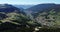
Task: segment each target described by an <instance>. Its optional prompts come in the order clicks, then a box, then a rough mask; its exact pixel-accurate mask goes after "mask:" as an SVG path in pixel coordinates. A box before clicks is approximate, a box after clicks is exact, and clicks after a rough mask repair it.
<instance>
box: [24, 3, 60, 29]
mask: <svg viewBox="0 0 60 32" xmlns="http://www.w3.org/2000/svg"><path fill="white" fill-rule="evenodd" d="M25 11H26V14H27V15H29V16H30V18H31V19H32V18H33V20H35V21H36V22H38V23H40V24H41V25H42V26H46V27H47V26H48V27H59V28H60V24H59V23H60V4H53V3H49V4H38V5H36V6H33V7H31V8H28V9H26V10H25Z"/></svg>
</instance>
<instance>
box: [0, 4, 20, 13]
mask: <svg viewBox="0 0 60 32" xmlns="http://www.w3.org/2000/svg"><path fill="white" fill-rule="evenodd" d="M14 11H16V12H20V9H19V8H17V7H14V6H12V5H9V4H0V12H5V13H10V12H14Z"/></svg>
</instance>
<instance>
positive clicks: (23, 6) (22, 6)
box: [14, 5, 34, 9]
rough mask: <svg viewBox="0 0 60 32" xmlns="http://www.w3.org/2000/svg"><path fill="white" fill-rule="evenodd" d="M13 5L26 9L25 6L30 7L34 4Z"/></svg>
mask: <svg viewBox="0 0 60 32" xmlns="http://www.w3.org/2000/svg"><path fill="white" fill-rule="evenodd" d="M14 6H15V7H17V8H20V9H21V8H23V9H27V8H30V7H32V6H34V5H14Z"/></svg>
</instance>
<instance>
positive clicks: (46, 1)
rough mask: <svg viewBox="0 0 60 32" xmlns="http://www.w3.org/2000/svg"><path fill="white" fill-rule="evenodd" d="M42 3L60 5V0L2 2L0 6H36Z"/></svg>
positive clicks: (10, 0)
mask: <svg viewBox="0 0 60 32" xmlns="http://www.w3.org/2000/svg"><path fill="white" fill-rule="evenodd" d="M42 3H56V4H60V0H0V4H18V5H36V4H42Z"/></svg>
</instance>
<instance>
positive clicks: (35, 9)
mask: <svg viewBox="0 0 60 32" xmlns="http://www.w3.org/2000/svg"><path fill="white" fill-rule="evenodd" d="M53 6H55V4H53V3H48V4H38V5H35V6H33V7H30V8H28V9H26V11H27V12H30V13H37V12H40V11H45V10H46V9H47V10H48V9H49V8H52V7H53Z"/></svg>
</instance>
